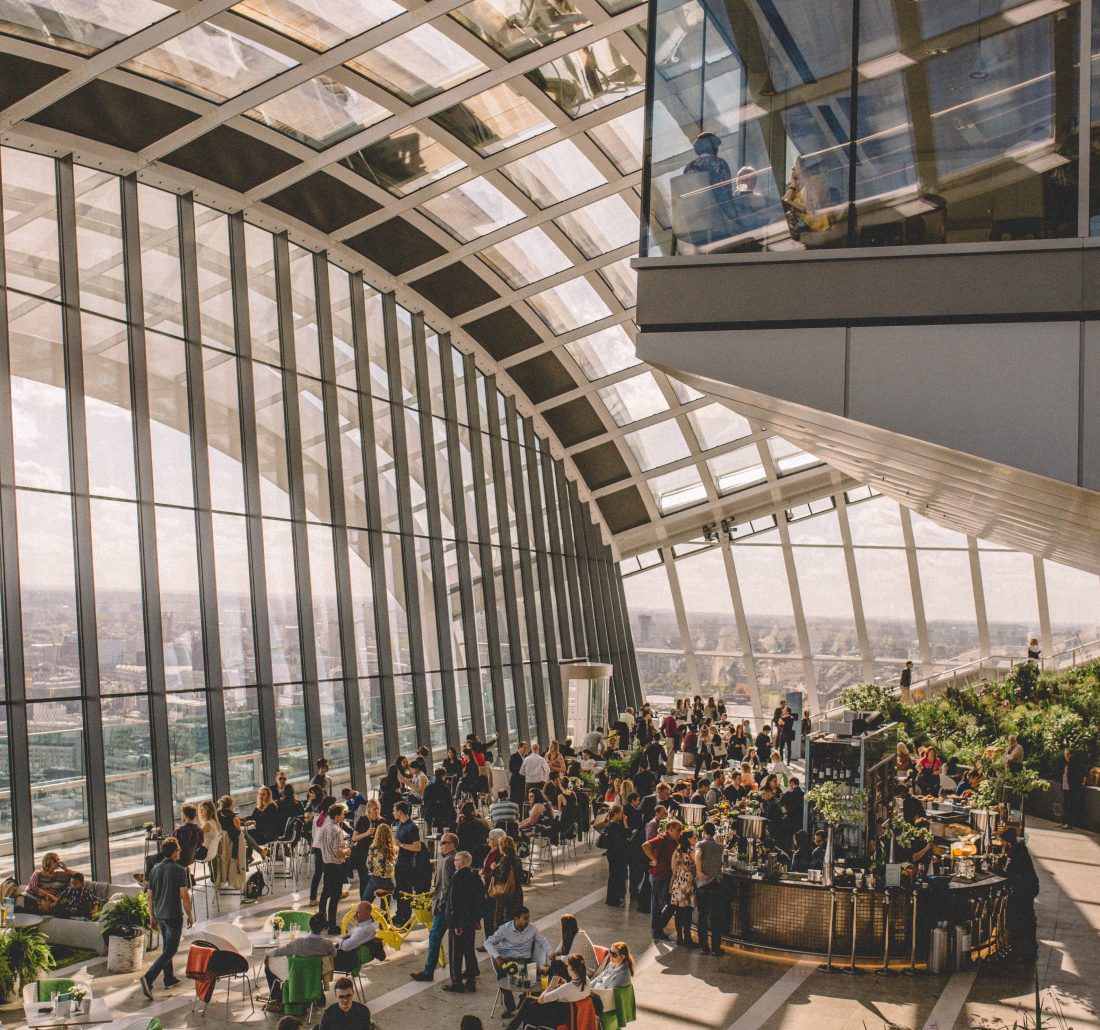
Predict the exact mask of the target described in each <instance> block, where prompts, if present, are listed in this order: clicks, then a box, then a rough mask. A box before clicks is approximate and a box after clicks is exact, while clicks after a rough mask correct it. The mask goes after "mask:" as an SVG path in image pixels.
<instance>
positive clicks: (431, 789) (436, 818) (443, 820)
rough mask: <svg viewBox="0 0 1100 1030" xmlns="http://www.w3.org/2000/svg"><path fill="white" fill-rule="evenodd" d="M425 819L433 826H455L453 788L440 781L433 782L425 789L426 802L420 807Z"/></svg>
mask: <svg viewBox="0 0 1100 1030" xmlns="http://www.w3.org/2000/svg"><path fill="white" fill-rule="evenodd" d="M420 807H421V811H422V812H423V813H424V818H425V819H426V820H427V821H428V822H430V823H431V824H432V825H433V826H448V827H451V826H454V824H455V806H454V801H453V799H452V797H451V788H450V787H448V786H447V784H446V783H441V782H440V781H439V780H432V782H431V783H429V784H428V786H427V787H426V788H425V789H424V802H423V804H422V805H421V806H420Z"/></svg>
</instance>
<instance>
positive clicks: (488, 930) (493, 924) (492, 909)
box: [481, 897, 497, 937]
mask: <svg viewBox="0 0 1100 1030" xmlns="http://www.w3.org/2000/svg"><path fill="white" fill-rule="evenodd" d="M481 925H482V927H483V929H484V930H485V936H486V937H491V936H492V935H493V934H494V933H496V929H497V899H496V898H490V897H486V898H485V908H484V910H483V914H482V916H481Z"/></svg>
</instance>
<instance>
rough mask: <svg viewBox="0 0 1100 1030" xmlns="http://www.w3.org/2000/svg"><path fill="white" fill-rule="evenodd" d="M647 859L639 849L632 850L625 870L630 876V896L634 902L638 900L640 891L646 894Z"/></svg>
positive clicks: (647, 878)
mask: <svg viewBox="0 0 1100 1030" xmlns="http://www.w3.org/2000/svg"><path fill="white" fill-rule="evenodd" d="M648 866H649V859H648V858H646V857H645V855H643V854H642V852H641V849H636V850H632V851H631V854H630V858H629V860H628V864H627V868H628V871H629V874H630V896H631V898H633V899H634V900H635V901H637V900H638V899H639V896H640V895H641V892H642V890H643V889H644V890H646V891H647V892H648V889H649V888H648V884H647V881H648V880H649V875H648V873H649V870H648Z"/></svg>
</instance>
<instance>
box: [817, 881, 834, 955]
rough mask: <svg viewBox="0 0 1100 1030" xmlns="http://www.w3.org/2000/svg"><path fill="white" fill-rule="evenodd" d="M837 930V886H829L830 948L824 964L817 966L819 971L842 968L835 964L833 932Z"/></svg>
mask: <svg viewBox="0 0 1100 1030" xmlns="http://www.w3.org/2000/svg"><path fill="white" fill-rule="evenodd" d="M835 932H836V888H835V887H830V888H829V950H828V952H827V953H826V957H825V963H824V965H820V966H818V967H817V971H818V972H819V973H839V972H840V970H839V969H837V968H836V966H834V965H833V934H834V933H835Z"/></svg>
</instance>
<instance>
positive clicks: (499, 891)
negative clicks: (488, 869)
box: [489, 869, 516, 898]
mask: <svg viewBox="0 0 1100 1030" xmlns="http://www.w3.org/2000/svg"><path fill="white" fill-rule="evenodd" d="M515 877H516V871H515V870H514V869H509V870H508V877H507V879H504V880H498V879H496V877H493V882H492V883H491V884H489V897H490V898H507V897H508V896H509V895H510V894H512V892H513V891H514V890H515V889H516V883H515Z"/></svg>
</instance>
